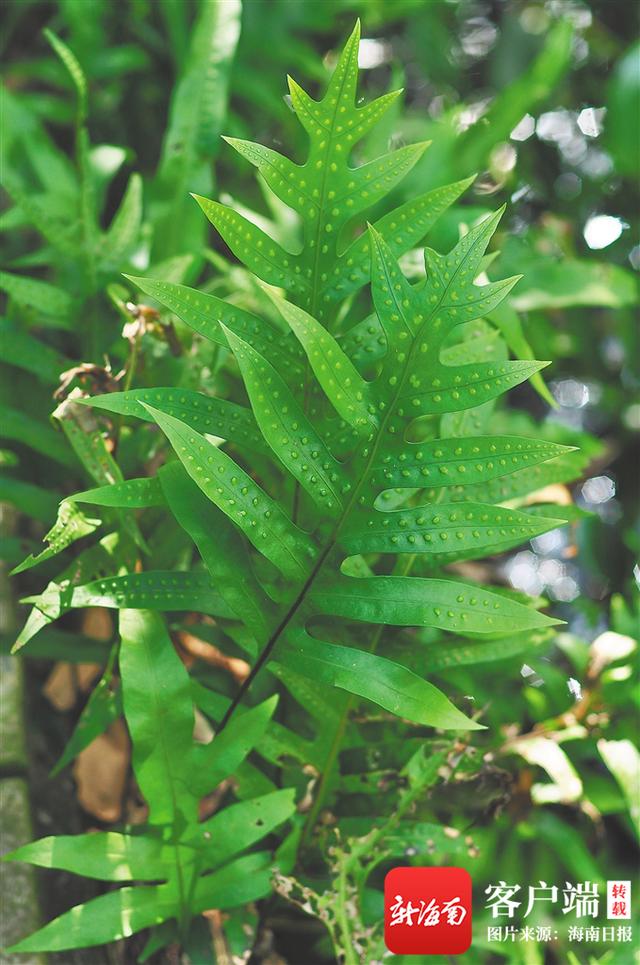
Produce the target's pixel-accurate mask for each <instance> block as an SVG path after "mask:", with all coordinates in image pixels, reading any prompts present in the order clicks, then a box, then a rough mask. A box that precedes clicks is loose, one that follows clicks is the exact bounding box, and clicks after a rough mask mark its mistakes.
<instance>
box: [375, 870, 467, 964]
mask: <svg viewBox="0 0 640 965" xmlns="http://www.w3.org/2000/svg"><path fill="white" fill-rule="evenodd" d="M384 941H385V945H386V946H387V948H388V949H389V951H390V952H393V953H394V954H395V955H460V954H461V953H462V952H466V950H467V949H468V948H469V946H470V945H471V876H470V875H469V872H468V871H465V870H464V868H394V869H393V870H392V871H390V872H389V873H388V874H387V876H386V878H385V879H384Z"/></svg>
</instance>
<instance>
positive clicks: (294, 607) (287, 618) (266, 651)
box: [218, 242, 460, 733]
mask: <svg viewBox="0 0 640 965" xmlns="http://www.w3.org/2000/svg"><path fill="white" fill-rule="evenodd" d="M372 243H373V242H372ZM383 264H384V270H385V276H386V279H387V282H388V283H389V286H390V287H391V285H390V279H389V276H388V272H387V266H386V263H383ZM459 267H460V266H458V268H459ZM457 270H458V269H456V271H455V272H453V273H452V277H451V280H450V281H449V283H448V284H447V286H446V287H445V288H444V289H443V292H442V295H441V296H440V299H439V300H438V302H437V303H436V305H434V306H433V308H432V310H431V312H429V314H428V315H427V317H426V318H425V320H424V322H423V323H422V324H421V326H420V328H419V329H418V331H417V332H416V333H415V336H414V338H413V342H412V345H411V348H410V349H409V351H408V352H407V359H406V362H405V363H404V371H403V373H402V376H401V378H400V379H399V380H398V384H397V386H396V390H395V392H394V394H393V397H392V400H391V402H390V403H389V405H388V406H387V409H386V412H385V414H384V416H383V418H382V420H381V422H380V426H379V429H378V433H377V435H376V438H375V441H374V443H373V445H372V446H371V451H370V453H369V455H368V457H367V461H366V463H365V466H364V467H363V470H362V473H361V476H360V482H359V483H358V484H357V485H356V486H355V488H354V491H353V494H352V496H351V499H350V500H349V501H348V502H347V504H346V506H345V508H344V511H343V513H342V514H341V516H340V517H339V519H338V520H336V523H335V525H334V527H333V529H332V531H331V533H330V535H329V537H328V539H327V543H326V545H325V548H324V549H323V550H322V551H321V553H320V554H319V556H318V560H317V562H316V564H315V566H314V567H313V569H312V570H311V573H310V574H309V576H308V577H307V579H306V580H305V582H304V584H303V586H302V589H301V590H300V592H299V593H298V595H297V596H296V598H295V600H294V601H293V603H292V604H291V606H290V607H289V609H288V610H287V612H286V614H285V615H284V617H283V618H282V620H281V621H280V623H279V624H278V626H277V627H276V629H275V630H274V632H273V633H272V635H271V637H270V638H269V639H268V641H267V643H266V644H265V646H264V647H263V649H262V652H261V653H260V656H259V657H258V660H257V661H256V663H255V664H254V666H253V668H252V670H251V673H250V674H249V676H248V677H247V678H246V680H245V681H244V683H243V685H242V687H241V688H240V690H239V691H238V693H237V695H236V697H235V699H234V700H233V701H232V703H231V704H230V706H229V708H228V710H227V712H226V714H225V716H224V717H223V719H222V721H221V722H220V727H219V729H218V733H220V731H222V730H223V729H224V727H226V725H227V724H228V722H229V720H230V719H231V717H232V716H233V714H234V713H235V710H236V708H237V707H238V706H239V704H240V702H241V700H242V698H243V696H244V694H245V693H246V692H247V690H248V689H249V687H250V686H251V684H252V683H253V681H254V680H255V678H256V677H257V676H258V674H259V673H260V671H261V670H262V668H263V667H264V666H265V664H266V663H267V662H268V660H269V657H270V656H271V653H272V652H273V649H274V647H275V645H276V643H277V642H278V640H279V639H280V637H281V636H282V634H283V633H284V631H285V630H286V629H287V627H288V625H289V624H290V623H291V621H292V620H293V618H294V617H295V615H296V614H297V612H298V611H299V610H300V608H301V607H302V605H303V604H304V602H305V601H306V598H307V594H308V593H309V591H310V589H311V587H312V586H313V584H314V583H315V581H316V578H317V577H318V575H319V574H320V572H321V570H322V568H323V566H324V564H325V562H326V561H327V559H328V558H329V556H330V554H331V552H332V551H333V549H334V548H335V546H336V544H337V541H338V537H339V535H340V532H341V530H342V527H343V526H344V525H345V523H346V521H347V520H348V518H349V515H350V513H351V511H352V509H353V507H354V505H357V500H358V499H359V497H360V493H361V491H362V489H363V488H364V486H365V484H368V482H369V478H370V475H371V472H372V469H373V467H374V465H375V459H376V457H377V454H378V449H379V448H380V444H381V441H382V439H383V437H384V435H385V432H386V428H387V424H388V422H389V420H390V419H391V418H392V417H393V416H394V414H395V409H396V406H397V404H398V401H399V399H400V393H401V392H402V388H403V386H404V384H405V382H406V380H407V378H408V375H409V372H410V371H411V363H412V361H413V358H414V353H415V350H416V346H417V345H418V342H419V335H420V333H421V332H422V330H423V329H424V327H425V326H426V325H427V323H428V321H429V320H430V319H431V318H432V317H433V315H434V314H435V313H436V312H438V311H439V310H440V307H441V305H442V301H443V299H444V297H445V294H446V292H448V290H449V287H450V285H451V284H452V283H453V280H454V278H455V276H456V274H457ZM403 315H404V313H403ZM407 327H408V328H409V331H411V327H410V326H409V325H408V323H407Z"/></svg>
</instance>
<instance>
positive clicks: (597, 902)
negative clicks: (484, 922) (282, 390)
mask: <svg viewBox="0 0 640 965" xmlns="http://www.w3.org/2000/svg"><path fill="white" fill-rule="evenodd" d="M485 894H486V895H487V898H486V901H485V907H486V908H487V910H490V911H491V917H492V918H493V919H495V920H496V921H497V920H498V919H507V920H512V919H514V918H515V917H516V916H518V917H522V918H523V919H524V918H527V917H528V916H529V915H530V914H531V913H532V912H533V910H534V908H536V907H538V908H542V907H544V908H546V909H547V910H548V909H549V908H550V907H553V906H555V905H557V906H558V910H559V911H561V912H562V914H563V915H571V917H572V918H577V919H580V918H590V919H594V918H598V916H599V915H601V914H602V912H603V911H604V908H601V904H602V899H603V898H604V895H601V894H600V886H599V884H598V882H595V881H581V882H578V883H577V884H572V883H571V882H569V881H566V882H565V885H564V888H558V887H557V886H556V885H547V883H546V881H540V882H539V883H538V884H537V885H530V886H529V887H528V888H527V891H526V895H525V893H524V891H523V889H521V887H520V885H519V884H508V883H507V882H506V881H499V882H498V884H495V885H489V886H488V887H487V888H486V889H485ZM606 912H607V919H609V920H610V921H611V920H612V919H629V918H631V882H630V881H608V882H607V891H606ZM557 938H558V932H557V931H556V930H555V929H554V928H552V927H551V926H546V925H538V926H536V927H532V926H530V925H524V926H521V927H519V926H518V925H516V924H506V925H498V924H496V925H493V926H489V927H488V928H487V940H488V941H494V942H495V941H497V942H509V941H511V942H516V941H524V942H526V941H535V942H550V941H554V940H556V939H557ZM567 938H568V940H569V941H570V942H620V943H630V942H632V941H633V929H632V928H631V926H624V925H619V926H618V927H615V926H613V925H610V926H597V925H595V924H591V925H587V926H582V925H573V924H571V925H569V929H568V932H567Z"/></svg>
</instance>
